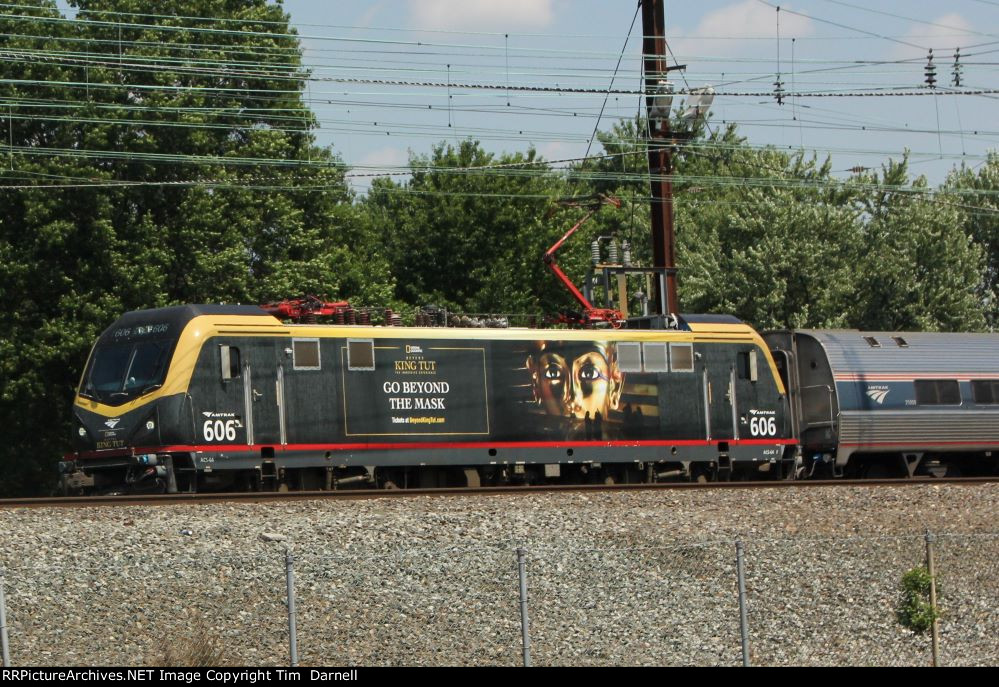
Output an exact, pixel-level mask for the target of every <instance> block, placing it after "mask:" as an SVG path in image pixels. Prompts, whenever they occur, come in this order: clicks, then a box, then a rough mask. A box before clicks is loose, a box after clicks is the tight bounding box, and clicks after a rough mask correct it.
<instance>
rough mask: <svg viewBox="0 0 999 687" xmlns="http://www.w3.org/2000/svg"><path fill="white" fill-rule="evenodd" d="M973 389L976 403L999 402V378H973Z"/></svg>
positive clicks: (989, 403) (990, 403)
mask: <svg viewBox="0 0 999 687" xmlns="http://www.w3.org/2000/svg"><path fill="white" fill-rule="evenodd" d="M971 391H972V393H973V394H974V396H975V403H978V404H979V405H992V404H995V403H999V380H993V379H973V380H971Z"/></svg>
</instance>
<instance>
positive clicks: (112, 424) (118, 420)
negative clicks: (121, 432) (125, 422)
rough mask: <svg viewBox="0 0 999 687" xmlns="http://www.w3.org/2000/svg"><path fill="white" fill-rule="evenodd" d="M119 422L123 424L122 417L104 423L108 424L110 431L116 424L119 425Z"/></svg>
mask: <svg viewBox="0 0 999 687" xmlns="http://www.w3.org/2000/svg"><path fill="white" fill-rule="evenodd" d="M119 422H121V418H120V417H113V418H111V419H110V420H106V421H105V422H104V424H106V425H107V426H108V429H114V426H115V425H116V424H118V423H119Z"/></svg>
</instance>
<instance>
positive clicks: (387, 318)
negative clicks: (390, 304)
mask: <svg viewBox="0 0 999 687" xmlns="http://www.w3.org/2000/svg"><path fill="white" fill-rule="evenodd" d="M385 326H386V327H391V326H392V308H385Z"/></svg>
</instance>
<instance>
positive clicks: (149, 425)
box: [146, 420, 156, 430]
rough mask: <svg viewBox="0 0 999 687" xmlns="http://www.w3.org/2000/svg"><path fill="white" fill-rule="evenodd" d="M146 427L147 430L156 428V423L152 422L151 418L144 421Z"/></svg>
mask: <svg viewBox="0 0 999 687" xmlns="http://www.w3.org/2000/svg"><path fill="white" fill-rule="evenodd" d="M146 429H148V430H153V429H156V423H155V422H153V421H152V420H147V421H146Z"/></svg>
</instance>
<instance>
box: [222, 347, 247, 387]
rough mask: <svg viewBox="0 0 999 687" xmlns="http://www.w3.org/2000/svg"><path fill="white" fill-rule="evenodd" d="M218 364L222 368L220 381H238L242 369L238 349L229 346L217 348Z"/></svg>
mask: <svg viewBox="0 0 999 687" xmlns="http://www.w3.org/2000/svg"><path fill="white" fill-rule="evenodd" d="M219 363H220V364H221V368H222V379H224V380H229V379H239V375H240V372H241V370H242V367H241V366H240V364H239V349H238V348H236V347H235V346H230V345H229V344H222V345H220V346H219Z"/></svg>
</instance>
